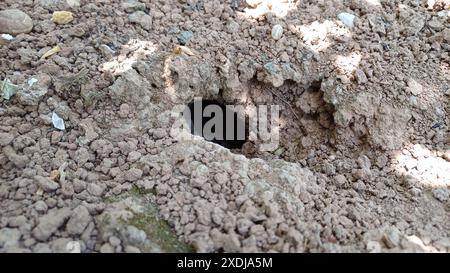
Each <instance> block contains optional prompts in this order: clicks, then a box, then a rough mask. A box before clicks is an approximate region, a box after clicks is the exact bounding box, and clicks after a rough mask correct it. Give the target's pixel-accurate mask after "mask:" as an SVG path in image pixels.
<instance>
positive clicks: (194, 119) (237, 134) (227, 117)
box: [186, 100, 248, 149]
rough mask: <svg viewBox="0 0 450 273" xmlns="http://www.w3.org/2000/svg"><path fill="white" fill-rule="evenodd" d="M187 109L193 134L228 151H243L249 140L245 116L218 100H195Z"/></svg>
mask: <svg viewBox="0 0 450 273" xmlns="http://www.w3.org/2000/svg"><path fill="white" fill-rule="evenodd" d="M187 107H188V109H189V113H188V116H187V117H186V119H187V121H188V124H189V126H190V131H191V134H193V135H197V136H201V137H203V138H205V140H207V141H211V142H213V143H216V144H219V145H221V146H223V147H225V148H227V149H242V146H243V145H244V143H245V142H246V141H247V139H248V129H247V126H246V124H248V122H247V118H246V116H245V114H243V113H238V112H237V111H235V109H234V108H233V106H231V105H225V104H224V103H222V102H219V101H218V100H194V101H192V102H190V103H189V104H188V105H187Z"/></svg>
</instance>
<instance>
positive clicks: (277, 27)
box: [272, 25, 283, 40]
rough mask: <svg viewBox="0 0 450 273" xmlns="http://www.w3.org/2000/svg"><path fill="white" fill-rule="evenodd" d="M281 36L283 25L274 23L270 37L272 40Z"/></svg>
mask: <svg viewBox="0 0 450 273" xmlns="http://www.w3.org/2000/svg"><path fill="white" fill-rule="evenodd" d="M281 36H283V27H282V26H280V25H274V26H273V27H272V38H273V39H274V40H279V39H280V38H281Z"/></svg>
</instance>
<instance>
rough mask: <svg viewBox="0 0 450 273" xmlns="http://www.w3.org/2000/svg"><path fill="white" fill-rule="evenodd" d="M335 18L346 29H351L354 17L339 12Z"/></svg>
mask: <svg viewBox="0 0 450 273" xmlns="http://www.w3.org/2000/svg"><path fill="white" fill-rule="evenodd" d="M337 17H338V19H339V20H341V21H342V23H344V25H346V26H347V27H353V21H354V20H355V15H353V14H350V13H347V12H341V13H339V14H338V16H337Z"/></svg>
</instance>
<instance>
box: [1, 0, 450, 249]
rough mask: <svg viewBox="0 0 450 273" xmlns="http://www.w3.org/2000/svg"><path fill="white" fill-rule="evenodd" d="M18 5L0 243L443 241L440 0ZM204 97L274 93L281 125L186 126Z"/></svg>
mask: <svg viewBox="0 0 450 273" xmlns="http://www.w3.org/2000/svg"><path fill="white" fill-rule="evenodd" d="M8 9H19V10H21V11H23V12H25V13H26V14H28V15H29V16H30V17H31V19H32V20H33V29H32V31H31V32H29V33H23V34H18V35H15V36H13V39H12V40H10V41H9V39H5V37H4V36H2V38H0V60H1V61H0V80H4V79H8V80H9V81H10V82H11V83H12V84H15V85H17V86H18V91H17V93H16V94H15V95H14V96H12V97H11V98H10V99H9V100H7V99H3V100H2V101H1V104H0V149H1V151H2V152H1V153H0V252H67V251H74V252H76V251H82V252H159V251H167V252H176V251H181V252H185V251H199V252H222V251H225V252H401V251H407V252H449V251H450V213H449V211H450V134H449V125H450V118H449V117H450V98H449V96H450V71H449V69H450V67H449V63H450V56H449V52H450V3H449V1H446V0H436V1H418V0H417V1H416V0H414V1H413V0H410V1H396V0H390V1H384V0H380V1H377V0H361V1H357V0H349V1H344V0H332V1H320V0H319V1H268V0H261V1H241V0H230V1H201V0H183V1H180V0H173V1H172V0H169V1H152V0H150V1H149V0H147V1H145V0H141V1H134V0H123V1H121V0H101V1H87V0H85V1H83V0H81V1H78V0H70V1H69V0H35V1H32V0H29V1H20V2H17V1H13V0H4V1H1V2H0V10H8ZM53 11H70V12H72V13H73V16H74V20H73V21H71V22H69V23H67V24H56V23H55V22H53V21H52V14H53ZM341 12H347V13H350V14H353V15H355V19H354V26H353V27H349V26H346V25H345V24H343V22H342V21H340V20H339V19H338V14H340V13H341ZM1 22H2V21H1V18H0V34H1V33H2V31H5V32H6V27H5V30H2V29H1V27H2V25H1ZM22 23H23V24H25V23H28V21H27V22H22ZM277 24H279V25H281V27H282V28H283V33H282V35H281V38H280V39H277V40H275V39H273V37H272V35H271V32H272V28H273V26H275V25H277ZM10 26H11V25H8V26H7V27H10ZM12 26H17V27H19V26H20V27H21V29H22V30H23V29H27V28H28V27H29V26H27V25H19V24H18V25H14V24H13V25H12ZM14 31H15V30H14ZM180 45H183V47H179V46H180ZM55 46H59V47H60V49H61V51H60V52H57V53H56V54H53V55H51V56H49V57H46V58H41V57H42V56H43V55H44V54H45V53H46V52H48V51H49V50H50V49H52V48H54V47H55ZM32 79H35V80H32ZM0 87H1V85H0ZM194 97H203V98H205V99H216V100H220V101H223V102H225V103H227V104H233V105H245V106H252V105H261V104H265V105H267V104H270V105H272V104H276V105H280V107H281V115H280V122H281V128H280V144H279V145H278V147H277V148H276V149H274V150H273V151H269V152H260V151H259V150H258V145H259V144H261V143H258V141H249V142H247V143H246V144H245V145H244V147H243V148H242V149H240V150H233V151H229V150H227V149H225V148H223V147H221V146H219V145H216V144H212V143H209V142H207V141H205V140H204V139H202V138H199V137H195V138H180V137H179V135H177V134H176V132H174V130H173V124H174V122H175V120H176V115H175V113H176V111H175V110H174V107H175V106H177V105H186V104H188V103H189V102H191V101H192V100H193V99H194ZM53 113H56V114H57V115H58V116H59V117H61V118H62V119H63V120H64V124H65V129H64V130H59V129H56V128H54V126H53V124H52V114H53Z"/></svg>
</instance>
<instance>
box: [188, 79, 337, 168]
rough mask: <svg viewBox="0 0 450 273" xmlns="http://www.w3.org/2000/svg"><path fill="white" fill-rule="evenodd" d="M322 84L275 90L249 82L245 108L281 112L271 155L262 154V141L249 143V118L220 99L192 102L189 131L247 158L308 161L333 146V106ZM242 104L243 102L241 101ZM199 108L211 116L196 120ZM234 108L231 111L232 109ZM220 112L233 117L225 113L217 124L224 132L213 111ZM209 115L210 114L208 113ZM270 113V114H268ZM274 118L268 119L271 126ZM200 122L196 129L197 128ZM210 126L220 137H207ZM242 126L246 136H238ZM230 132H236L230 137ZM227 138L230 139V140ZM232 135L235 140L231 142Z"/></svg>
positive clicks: (292, 85)
mask: <svg viewBox="0 0 450 273" xmlns="http://www.w3.org/2000/svg"><path fill="white" fill-rule="evenodd" d="M320 86H321V81H317V82H313V83H312V84H310V85H308V86H302V85H299V84H297V83H295V82H291V81H286V82H285V84H284V85H283V86H281V87H277V88H275V87H273V86H271V85H269V84H265V83H261V82H259V81H257V80H256V79H255V80H252V81H250V82H248V86H247V89H246V90H245V89H244V91H243V93H241V94H240V95H243V96H245V97H246V99H245V100H244V102H243V104H244V105H243V106H244V107H247V106H255V107H258V106H260V105H278V106H280V113H279V124H280V131H279V138H280V141H279V145H278V148H275V149H274V150H273V151H271V152H261V151H260V149H259V146H258V145H260V144H261V143H260V142H261V141H259V139H258V140H257V142H258V141H259V142H258V143H255V142H254V141H253V140H249V117H248V116H246V115H244V116H242V115H241V114H238V113H236V112H233V111H234V110H233V107H235V105H234V104H233V103H230V104H227V102H224V101H223V100H222V99H221V98H218V99H217V100H212V99H211V100H197V101H191V102H190V103H189V104H188V105H187V108H188V109H189V115H188V116H185V117H186V120H187V121H188V124H189V126H190V127H189V128H190V132H191V134H193V135H197V136H201V137H203V138H205V140H207V141H210V142H213V143H216V144H219V145H221V146H223V147H225V148H227V149H230V150H231V151H232V152H234V153H239V154H243V155H245V156H246V157H248V158H255V157H258V158H264V159H267V158H282V159H284V160H286V161H291V162H293V161H298V160H300V159H305V158H307V156H308V155H309V154H310V152H311V151H312V150H320V149H321V146H322V147H323V145H326V146H328V145H330V142H331V141H332V139H333V138H334V134H333V132H334V122H333V115H332V113H333V111H334V109H333V107H332V106H331V105H329V104H327V103H326V102H325V101H324V100H323V93H322V92H321V90H320ZM241 102H242V101H241ZM195 106H198V107H199V109H200V112H201V113H204V111H205V110H208V108H210V109H209V110H210V111H209V112H211V113H210V115H206V116H205V115H200V117H199V118H197V119H196V118H195V114H194V110H195ZM230 107H231V108H230ZM213 108H216V109H217V110H219V109H220V111H222V112H223V113H225V112H226V111H227V110H228V111H231V112H233V114H232V115H228V116H227V115H226V114H224V115H223V116H221V117H220V118H218V119H217V120H216V121H217V122H219V123H221V124H222V125H223V130H219V131H217V128H216V127H215V126H211V124H213V123H214V122H212V121H211V120H212V119H214V118H215V117H216V116H215V113H212V112H214V111H211V109H213ZM207 112H208V111H207ZM268 112H269V113H270V111H268ZM270 120H271V116H269V117H268V121H269V125H270ZM196 122H197V127H196V126H195V124H196ZM205 126H206V127H208V126H211V134H212V135H214V134H217V135H219V136H220V137H219V138H217V137H211V136H208V135H205V134H204V131H203V129H204V128H205ZM240 127H243V128H245V134H244V135H242V134H241V138H239V136H238V133H237V132H238V130H239V128H240ZM230 131H231V132H233V133H232V134H230ZM227 135H228V137H227ZM230 135H232V138H231V139H230V137H229V136H230Z"/></svg>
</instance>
